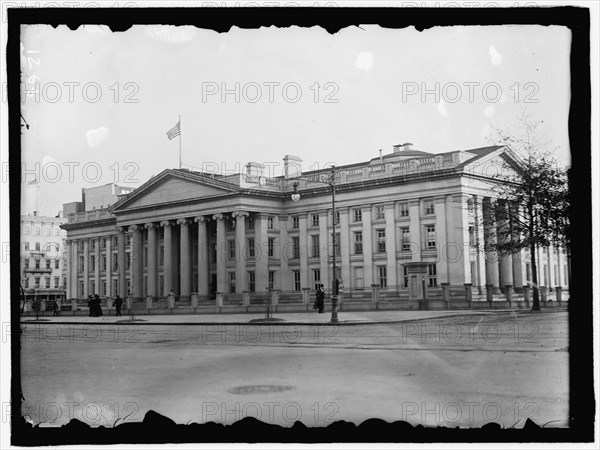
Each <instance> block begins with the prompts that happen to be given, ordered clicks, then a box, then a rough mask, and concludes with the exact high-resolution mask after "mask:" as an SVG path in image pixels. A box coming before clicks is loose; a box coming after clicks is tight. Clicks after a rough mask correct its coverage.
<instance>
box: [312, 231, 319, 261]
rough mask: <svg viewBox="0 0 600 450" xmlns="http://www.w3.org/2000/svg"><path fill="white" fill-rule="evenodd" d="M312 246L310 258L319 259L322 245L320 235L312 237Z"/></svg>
mask: <svg viewBox="0 0 600 450" xmlns="http://www.w3.org/2000/svg"><path fill="white" fill-rule="evenodd" d="M310 238H311V246H310V256H312V257H313V258H318V257H319V254H320V252H319V250H320V248H319V247H320V243H319V235H318V234H316V235H314V236H311V237H310Z"/></svg>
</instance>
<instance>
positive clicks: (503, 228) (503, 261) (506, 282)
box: [497, 204, 513, 289]
mask: <svg viewBox="0 0 600 450" xmlns="http://www.w3.org/2000/svg"><path fill="white" fill-rule="evenodd" d="M507 207H508V206H507V205H506V204H502V205H499V211H498V223H497V227H498V240H499V242H500V243H505V242H509V241H510V239H511V237H510V234H509V232H510V230H509V229H508V215H507V211H506V208H507ZM500 271H501V272H500V273H501V274H502V286H503V287H504V288H505V289H506V286H513V261H512V255H510V254H502V255H500Z"/></svg>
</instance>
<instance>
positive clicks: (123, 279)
mask: <svg viewBox="0 0 600 450" xmlns="http://www.w3.org/2000/svg"><path fill="white" fill-rule="evenodd" d="M117 233H118V236H117V251H118V254H117V265H118V270H119V281H118V283H119V296H120V297H121V298H122V299H123V300H125V298H126V297H127V272H126V270H127V263H126V262H125V258H126V256H127V255H126V253H125V240H126V236H125V228H124V227H117Z"/></svg>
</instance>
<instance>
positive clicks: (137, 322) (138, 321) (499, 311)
mask: <svg viewBox="0 0 600 450" xmlns="http://www.w3.org/2000/svg"><path fill="white" fill-rule="evenodd" d="M554 311H556V312H561V311H566V309H565V310H562V309H558V308H556V309H554V308H553V309H552V312H554ZM507 312H511V313H513V312H514V313H521V314H523V313H531V311H529V310H516V311H515V310H512V309H494V310H489V311H477V312H473V313H470V314H467V315H462V317H465V316H483V315H485V316H487V315H490V314H492V315H493V314H502V313H507ZM537 312H538V311H536V313H537ZM542 312H543V311H542ZM458 316H461V314H441V315H435V316H428V317H422V318H414V317H413V318H406V319H395V320H372V321H361V322H351V321H346V322H345V321H340V322H337V323H332V322H300V321H289V322H288V321H285V319H284V321H273V322H269V321H266V320H265V321H264V322H261V321H257V322H251V321H247V322H154V321H148V322H147V321H143V322H142V320H144V319H136V320H134V321H133V322H131V321H129V320H120V321H115V322H75V321H69V322H65V321H53V320H35V319H34V320H28V321H25V322H23V321H22V320H21V321H20V324H22V325H28V324H52V325H107V326H114V325H157V326H168V325H176V326H182V325H184V326H194V325H200V326H207V325H233V326H240V325H256V326H282V327H283V326H288V325H294V326H319V325H320V326H338V325H339V326H365V325H386V324H395V323H404V322H419V321H423V320H429V319H442V318H446V317H458ZM144 317H146V316H144ZM251 320H256V319H251Z"/></svg>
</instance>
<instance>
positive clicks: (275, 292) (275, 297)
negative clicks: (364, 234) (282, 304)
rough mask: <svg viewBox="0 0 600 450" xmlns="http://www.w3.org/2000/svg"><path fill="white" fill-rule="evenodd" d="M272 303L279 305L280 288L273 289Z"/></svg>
mask: <svg viewBox="0 0 600 450" xmlns="http://www.w3.org/2000/svg"><path fill="white" fill-rule="evenodd" d="M271 305H272V306H277V305H279V289H273V290H272V291H271Z"/></svg>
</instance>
